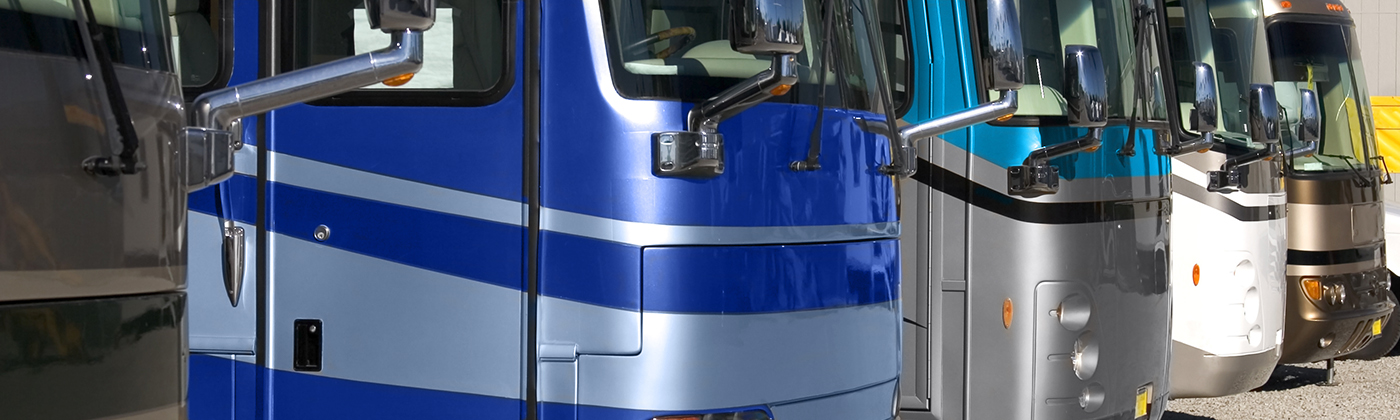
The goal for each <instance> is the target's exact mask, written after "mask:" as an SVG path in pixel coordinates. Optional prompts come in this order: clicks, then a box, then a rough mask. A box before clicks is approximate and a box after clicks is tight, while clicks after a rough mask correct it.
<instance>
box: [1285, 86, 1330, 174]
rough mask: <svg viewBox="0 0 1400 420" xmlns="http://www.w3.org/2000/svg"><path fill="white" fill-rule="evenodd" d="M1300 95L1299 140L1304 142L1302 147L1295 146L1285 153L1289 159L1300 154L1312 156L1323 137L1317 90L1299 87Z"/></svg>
mask: <svg viewBox="0 0 1400 420" xmlns="http://www.w3.org/2000/svg"><path fill="white" fill-rule="evenodd" d="M1298 96H1299V97H1300V98H1301V101H1302V104H1301V105H1300V106H1299V108H1300V109H1299V110H1298V141H1299V142H1302V143H1303V146H1302V147H1295V148H1293V149H1292V150H1289V151H1288V153H1286V154H1285V157H1286V158H1287V159H1290V160H1291V159H1293V158H1294V157H1298V156H1312V154H1313V153H1316V152H1317V146H1318V142H1319V141H1320V139H1321V138H1322V112H1321V111H1320V110H1319V106H1318V104H1317V92H1313V90H1312V89H1298Z"/></svg>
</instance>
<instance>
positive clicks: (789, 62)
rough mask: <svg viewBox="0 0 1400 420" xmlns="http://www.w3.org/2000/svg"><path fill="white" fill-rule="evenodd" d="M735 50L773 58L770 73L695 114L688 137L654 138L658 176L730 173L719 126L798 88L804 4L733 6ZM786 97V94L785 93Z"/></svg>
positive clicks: (752, 1)
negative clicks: (777, 93)
mask: <svg viewBox="0 0 1400 420" xmlns="http://www.w3.org/2000/svg"><path fill="white" fill-rule="evenodd" d="M730 7H731V9H730V11H731V13H732V16H733V18H734V24H732V25H730V34H729V35H730V36H729V45H730V47H731V48H733V49H734V51H738V52H740V53H744V54H772V55H773V63H772V64H771V65H769V67H768V70H764V71H763V72H761V73H759V74H756V75H754V76H753V77H750V78H748V79H745V80H744V81H742V82H739V84H737V85H734V86H731V87H729V89H725V90H724V91H723V92H720V93H719V94H718V95H715V96H713V97H711V98H709V99H706V100H705V101H704V102H700V103H699V104H696V105H695V108H691V110H690V114H689V115H687V116H686V131H665V132H660V133H653V134H652V135H651V141H652V147H651V156H652V171H651V172H652V174H654V175H656V176H658V177H686V178H714V177H716V176H719V175H720V174H722V173H724V136H723V135H721V134H719V123H720V122H722V121H724V120H726V119H729V117H733V116H735V115H738V114H739V113H740V112H744V110H746V109H749V108H750V107H753V106H754V105H757V104H759V103H761V102H763V101H766V100H768V98H772V97H773V96H775V94H774V93H773V91H774V89H775V88H778V87H780V86H783V85H789V86H790V85H793V84H795V83H797V56H796V54H797V53H799V52H802V47H803V43H802V16H803V5H802V2H800V1H777V0H741V1H736V2H735V3H734V4H732V5H731V6H730ZM784 92H786V90H784Z"/></svg>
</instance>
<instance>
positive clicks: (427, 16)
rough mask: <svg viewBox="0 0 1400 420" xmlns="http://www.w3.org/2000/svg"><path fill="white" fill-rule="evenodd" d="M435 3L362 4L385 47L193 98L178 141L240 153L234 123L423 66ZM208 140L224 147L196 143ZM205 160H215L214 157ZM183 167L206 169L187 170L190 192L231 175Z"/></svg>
mask: <svg viewBox="0 0 1400 420" xmlns="http://www.w3.org/2000/svg"><path fill="white" fill-rule="evenodd" d="M436 3H437V2H436V0H367V1H366V2H365V7H366V10H367V11H368V12H369V13H368V14H369V16H370V20H371V21H375V22H377V25H378V26H377V27H378V28H379V29H381V30H383V31H385V32H390V33H392V34H393V37H392V41H390V45H389V46H388V47H387V48H384V49H381V50H377V51H372V52H368V53H364V54H360V55H356V56H353V57H346V58H342V59H339V60H335V61H331V62H329V63H323V64H317V65H315V66H311V67H306V68H302V69H298V70H294V71H291V72H287V73H282V74H279V75H276V76H272V77H268V78H265V79H259V80H254V81H252V82H248V83H245V84H242V85H238V86H230V87H226V88H223V89H219V90H215V91H211V92H206V93H204V94H203V95H199V98H196V99H195V100H194V103H193V104H192V105H191V106H190V109H189V127H188V128H186V130H185V135H184V138H185V141H186V142H190V144H187V145H186V147H185V149H186V150H189V151H198V150H222V148H224V147H227V146H231V147H232V148H233V149H234V150H237V149H241V148H242V147H243V144H242V143H241V142H239V138H240V135H241V132H242V130H240V129H239V120H241V119H242V118H243V117H246V116H249V115H257V114H261V113H264V112H267V111H271V110H274V109H277V108H281V107H284V106H287V105H291V104H295V103H299V102H306V101H313V100H317V99H321V98H325V97H328V96H333V95H337V94H341V93H345V92H349V91H352V90H355V89H359V88H361V87H365V86H369V85H372V84H375V83H379V82H381V81H384V80H387V79H390V78H393V77H397V76H402V75H404V74H409V73H415V72H417V71H418V70H419V69H420V68H422V67H423V30H425V29H426V28H430V27H432V26H433V24H432V19H433V17H434V16H435V10H436ZM211 131H217V132H222V133H210V132H211ZM208 141H225V142H229V143H228V144H204V143H201V142H208ZM206 156H209V157H216V158H217V157H219V156H220V155H219V154H217V153H215V154H208V155H206ZM186 158H187V159H190V158H199V155H197V154H196V153H189V154H187V155H186ZM206 165H208V166H206ZM188 166H190V167H191V168H193V167H195V166H202V167H206V168H208V169H209V170H204V171H199V172H195V171H190V172H188V175H190V176H194V175H197V174H199V173H203V174H205V176H203V177H197V178H190V179H188V180H187V182H186V184H187V185H189V186H190V187H191V189H190V191H194V190H197V189H199V188H202V187H204V186H208V185H211V184H216V183H219V182H222V181H223V180H225V179H228V177H230V176H232V175H233V170H232V169H233V168H232V166H231V165H222V163H221V162H208V163H205V162H193V161H190V162H188Z"/></svg>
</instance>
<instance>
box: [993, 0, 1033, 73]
mask: <svg viewBox="0 0 1400 420" xmlns="http://www.w3.org/2000/svg"><path fill="white" fill-rule="evenodd" d="M987 38H988V39H987V44H988V47H989V48H990V49H991V51H990V54H988V57H987V60H988V62H987V71H989V72H991V73H990V74H988V75H987V81H988V82H989V83H988V84H987V85H988V86H989V87H991V88H992V90H996V91H1007V90H1017V89H1020V88H1021V87H1022V86H1024V85H1025V83H1026V54H1025V50H1024V48H1022V46H1021V21H1020V17H1019V16H1018V13H1017V12H1016V2H1015V1H1014V0H987Z"/></svg>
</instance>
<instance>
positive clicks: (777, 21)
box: [729, 0, 803, 54]
mask: <svg viewBox="0 0 1400 420" xmlns="http://www.w3.org/2000/svg"><path fill="white" fill-rule="evenodd" d="M729 10H730V13H732V17H733V18H734V20H733V21H732V22H731V24H730V25H729V47H730V48H733V49H734V51H738V52H741V53H744V54H797V53H800V52H802V46H803V43H802V32H803V31H802V29H803V28H802V26H803V25H802V14H803V4H802V2H801V1H784V0H736V1H735V2H734V3H733V4H732V5H731V6H730V9H729Z"/></svg>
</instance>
